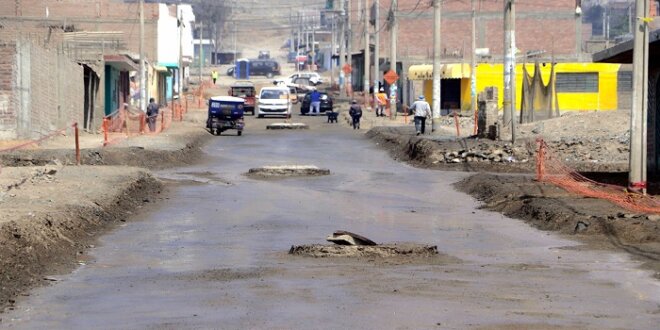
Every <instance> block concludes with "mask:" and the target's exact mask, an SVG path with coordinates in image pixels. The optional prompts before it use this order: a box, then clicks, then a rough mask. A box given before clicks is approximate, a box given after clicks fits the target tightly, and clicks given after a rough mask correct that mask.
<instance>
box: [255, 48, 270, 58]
mask: <svg viewBox="0 0 660 330" xmlns="http://www.w3.org/2000/svg"><path fill="white" fill-rule="evenodd" d="M257 58H258V59H261V60H265V59H269V58H270V51H269V50H260V51H259V56H257Z"/></svg>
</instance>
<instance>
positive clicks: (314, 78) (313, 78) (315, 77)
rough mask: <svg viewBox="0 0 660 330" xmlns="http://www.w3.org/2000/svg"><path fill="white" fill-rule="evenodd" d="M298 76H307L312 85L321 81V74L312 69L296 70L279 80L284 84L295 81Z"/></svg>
mask: <svg viewBox="0 0 660 330" xmlns="http://www.w3.org/2000/svg"><path fill="white" fill-rule="evenodd" d="M298 78H307V79H309V81H310V82H311V83H313V84H314V85H318V84H322V83H323V77H321V75H320V74H318V73H317V72H312V71H308V72H296V73H294V74H292V75H290V76H288V77H286V78H284V79H282V80H279V81H281V82H284V83H286V84H291V83H295V80H296V79H298Z"/></svg>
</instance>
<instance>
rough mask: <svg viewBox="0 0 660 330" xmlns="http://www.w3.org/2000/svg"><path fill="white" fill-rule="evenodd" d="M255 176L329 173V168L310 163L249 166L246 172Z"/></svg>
mask: <svg viewBox="0 0 660 330" xmlns="http://www.w3.org/2000/svg"><path fill="white" fill-rule="evenodd" d="M246 175H247V176H249V177H255V178H282V177H294V176H296V177H298V176H321V175H330V170H329V169H325V168H318V167H316V166H312V165H281V166H263V167H256V168H251V169H250V170H249V171H248V172H247V173H246Z"/></svg>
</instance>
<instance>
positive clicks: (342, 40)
mask: <svg viewBox="0 0 660 330" xmlns="http://www.w3.org/2000/svg"><path fill="white" fill-rule="evenodd" d="M338 2H339V8H338V11H339V65H337V66H338V67H339V72H338V75H339V95H343V94H344V79H345V77H344V63H345V61H344V58H345V56H346V31H345V26H346V24H345V20H346V15H345V12H344V0H338ZM334 53H335V48H334V46H333V47H332V54H334ZM333 75H334V73H333Z"/></svg>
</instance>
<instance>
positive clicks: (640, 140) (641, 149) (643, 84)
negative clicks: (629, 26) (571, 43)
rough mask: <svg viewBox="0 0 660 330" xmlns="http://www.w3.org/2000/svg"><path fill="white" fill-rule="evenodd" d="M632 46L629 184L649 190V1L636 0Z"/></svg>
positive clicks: (634, 189) (644, 191)
mask: <svg viewBox="0 0 660 330" xmlns="http://www.w3.org/2000/svg"><path fill="white" fill-rule="evenodd" d="M635 7H636V14H635V17H637V20H636V22H635V35H634V48H633V81H632V82H633V93H632V111H631V113H630V171H629V177H628V188H629V189H631V190H633V191H637V192H642V193H646V147H647V146H646V144H647V141H646V134H647V133H646V117H647V115H648V114H647V111H648V64H649V63H648V57H649V27H648V23H647V21H648V20H647V19H646V17H647V15H648V14H649V1H648V0H636V2H635Z"/></svg>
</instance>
